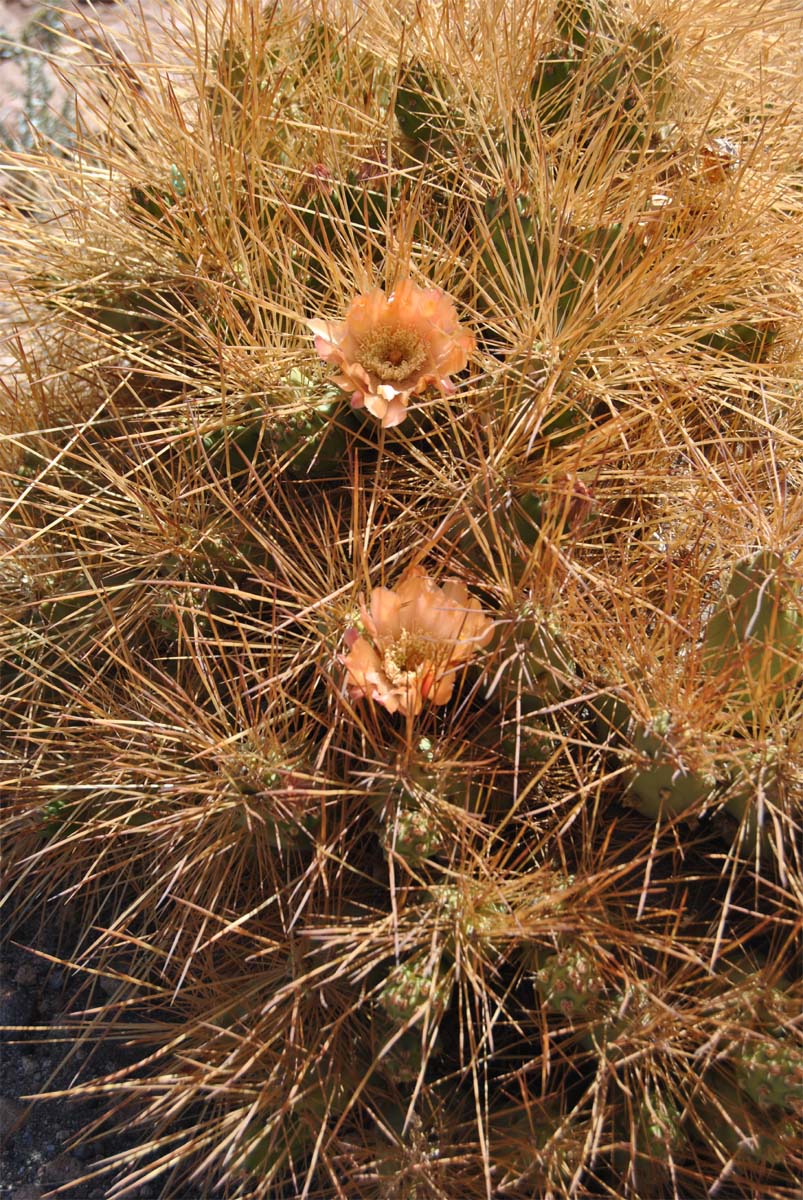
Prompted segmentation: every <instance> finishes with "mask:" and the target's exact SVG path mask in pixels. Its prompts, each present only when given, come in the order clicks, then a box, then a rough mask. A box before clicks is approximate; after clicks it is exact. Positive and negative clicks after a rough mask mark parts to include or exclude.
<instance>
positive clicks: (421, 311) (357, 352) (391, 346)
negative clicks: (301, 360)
mask: <svg viewBox="0 0 803 1200" xmlns="http://www.w3.org/2000/svg"><path fill="white" fill-rule="evenodd" d="M307 324H308V325H309V327H310V329H311V330H312V332H313V333H314V334H315V349H316V350H317V351H318V353H319V354H320V356H321V358H322V359H324V361H325V362H331V363H333V364H334V365H335V366H336V367H337V368H338V369H339V371H340V374H339V375H336V376H335V378H334V383H336V384H337V386H338V387H340V388H342V389H343V390H344V391H345V392H351V403H352V405H353V406H354V408H363V407H365V408H367V409H368V411H369V412H370V413H371V414H372V415H373V416H375V417H377V418H378V419H379V420H380V421H381V422H382V424H383V425H384V426H385V427H386V428H389V427H390V426H391V425H398V424H400V423H401V422H402V421H403V420H404V417H405V415H406V413H407V401H408V400H409V398H410V396H412V395H415V394H418V393H421V392H423V391H424V389H425V388H426V387H428V386H429V384H433V385H434V386H435V387H437V388H439V389H440V391H441V392H442V393H443V394H444V395H449V394H451V393H452V392H453V391H454V390H455V385H454V384H453V383H452V381H451V379H450V378H449V376H450V375H453V374H454V372H455V371H462V369H463V367H465V365H466V363H467V362H468V356H469V354H470V353H471V351H472V350H473V349H474V336H473V334H471V333H469V331H468V330H467V329H464V328H462V327H461V325H460V323H459V322H458V319H457V313H456V312H455V308H454V304H453V303H452V301H451V300H450V299H449V297H448V296H447V295H445V294H444V293H443V292H442V291H440V289H439V288H420V287H418V286H417V285H416V284H415V283H413V281H412V280H411V279H404V280H402V281H401V283H399V284H398V285H397V287H396V288H395V290H394V291H393V292H391V294H390V295H389V296H386V295H385V293H384V292H383V291H382V289H381V288H375V289H374V290H373V291H370V292H365V293H364V294H362V295H359V296H357V297H356V298H355V299H354V300H353V301H352V303H351V305H350V307H349V310H348V312H347V313H346V317H345V320H343V321H308V322H307Z"/></svg>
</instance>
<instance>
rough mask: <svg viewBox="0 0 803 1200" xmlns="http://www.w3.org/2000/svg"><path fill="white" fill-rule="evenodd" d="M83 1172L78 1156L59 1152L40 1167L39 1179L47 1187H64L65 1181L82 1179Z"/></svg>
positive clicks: (70, 1181)
mask: <svg viewBox="0 0 803 1200" xmlns="http://www.w3.org/2000/svg"><path fill="white" fill-rule="evenodd" d="M83 1173H84V1168H83V1166H82V1165H81V1163H79V1161H78V1159H77V1158H73V1156H72V1155H71V1154H57V1155H56V1157H55V1158H51V1160H50V1161H49V1162H46V1163H43V1165H42V1166H41V1167H40V1168H39V1170H38V1171H37V1181H38V1183H39V1184H40V1185H43V1186H44V1187H45V1188H46V1189H50V1188H57V1187H63V1185H64V1184H65V1183H72V1182H73V1180H74V1179H80V1177H81V1176H82V1175H83Z"/></svg>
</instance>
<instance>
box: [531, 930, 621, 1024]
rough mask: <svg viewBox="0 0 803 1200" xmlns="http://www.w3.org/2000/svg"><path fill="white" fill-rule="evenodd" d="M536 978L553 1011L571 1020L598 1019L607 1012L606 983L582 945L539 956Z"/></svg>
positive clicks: (535, 981)
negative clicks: (605, 1005)
mask: <svg viewBox="0 0 803 1200" xmlns="http://www.w3.org/2000/svg"><path fill="white" fill-rule="evenodd" d="M535 961H536V962H537V963H538V966H537V969H536V970H535V973H534V975H533V980H534V983H535V986H536V988H537V989H538V993H539V995H540V996H541V998H542V999H543V1001H544V1003H545V1004H546V1005H547V1007H548V1008H549V1009H550V1011H551V1012H553V1013H556V1014H558V1015H560V1016H564V1017H567V1018H568V1019H569V1020H571V1021H580V1022H588V1021H590V1020H592V1018H593V1019H598V1018H599V1017H600V1015H601V1014H602V1013H603V1011H604V1005H603V999H604V996H605V984H604V982H603V980H602V979H601V978H600V975H599V971H598V968H597V964H596V962H595V960H594V959H593V958H592V957H591V956H590V955H589V954H588V953H586V952H585V951H584V950H583V949H582V948H581V947H579V946H571V945H569V946H562V947H561V948H560V949H559V950H557V951H555V952H554V953H547V954H541V955H537V956H536V959H535Z"/></svg>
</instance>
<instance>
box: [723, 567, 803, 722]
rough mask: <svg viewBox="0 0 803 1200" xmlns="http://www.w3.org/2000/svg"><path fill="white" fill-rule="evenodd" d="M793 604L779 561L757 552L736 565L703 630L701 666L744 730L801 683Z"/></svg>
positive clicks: (801, 648)
mask: <svg viewBox="0 0 803 1200" xmlns="http://www.w3.org/2000/svg"><path fill="white" fill-rule="evenodd" d="M797 600H798V596H797V591H796V589H795V588H794V586H793V584H792V582H791V581H790V579H789V577H788V574H787V571H786V568H785V564H784V562H783V559H782V558H781V556H780V555H779V554H776V553H775V552H774V551H771V550H760V551H758V552H757V553H756V554H754V555H752V556H751V557H750V558H745V559H743V560H742V561H741V562H739V563H737V564H736V566H735V567H734V569H733V573H732V575H731V578H730V581H729V582H728V585H727V587H726V589H725V593H724V595H723V596H722V599H721V600H720V601H719V603H718V604H717V607H716V609H715V610H714V613H713V615H712V617H711V619H710V621H709V622H708V625H707V627H706V630H705V635H704V638H703V646H702V661H703V666H704V668H705V670H706V671H707V672H708V673H709V674H710V675H712V676H714V677H716V678H718V679H720V680H722V681H723V682H724V683H725V684H726V686H727V689H728V694H727V700H726V704H727V707H728V709H729V710H730V711H732V712H733V714H734V716H735V717H736V716H741V718H742V719H743V720H744V721H745V722H746V723H747V724H749V725H755V724H757V723H758V721H759V720H760V717H761V712H762V709H766V707H767V706H768V705H769V704H776V705H778V706H782V705H783V704H784V703H785V702H786V701H787V698H788V696H789V694H790V692H791V690H792V689H793V688H794V687H795V686H796V684H797V683H798V682H799V680H800V679H801V678H802V677H803V620H802V619H801V614H800V611H799V608H798V606H797V604H796V601H797ZM757 701H759V703H758V704H756V702H757ZM754 706H755V707H754Z"/></svg>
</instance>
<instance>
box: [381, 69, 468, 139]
mask: <svg viewBox="0 0 803 1200" xmlns="http://www.w3.org/2000/svg"><path fill="white" fill-rule="evenodd" d="M394 111H395V115H396V120H397V121H398V123H399V128H400V129H401V131H402V133H403V134H404V136H405V137H406V138H407V139H408V144H409V146H410V148H411V150H413V152H415V153H416V155H417V156H419V155H421V154H422V153H424V154H425V153H426V152H427V151H428V150H429V148H430V147H431V148H432V149H434V150H436V151H438V152H440V153H445V152H446V151H448V149H449V146H450V143H452V142H453V141H454V139H455V137H456V136H457V135H459V133H460V130H461V128H462V127H463V125H464V120H463V118H462V116H461V114H460V113H459V111H458V109H457V108H456V105H455V99H454V96H453V94H452V90H451V88H450V87H449V85H448V82H447V80H446V78H445V77H444V76H443V75H441V74H439V73H437V72H435V71H433V70H432V69H430V68H429V67H427V66H425V64H424V63H422V62H415V61H413V62H409V63H407V64H406V65H405V66H404V67H403V68H402V70H401V73H400V77H399V84H398V87H397V89H396V99H395V107H394Z"/></svg>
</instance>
